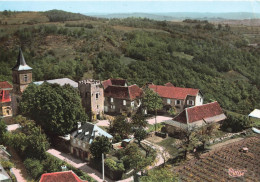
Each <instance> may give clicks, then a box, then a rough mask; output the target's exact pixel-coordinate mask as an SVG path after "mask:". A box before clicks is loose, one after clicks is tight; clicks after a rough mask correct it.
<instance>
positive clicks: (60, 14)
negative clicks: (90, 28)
mask: <svg viewBox="0 0 260 182" xmlns="http://www.w3.org/2000/svg"><path fill="white" fill-rule="evenodd" d="M44 14H45V15H46V16H47V17H48V18H49V20H50V21H51V22H58V21H71V20H82V19H86V18H87V16H84V15H82V14H79V13H69V12H66V11H62V10H50V11H46V12H44Z"/></svg>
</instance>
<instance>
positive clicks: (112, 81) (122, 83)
mask: <svg viewBox="0 0 260 182" xmlns="http://www.w3.org/2000/svg"><path fill="white" fill-rule="evenodd" d="M102 84H103V87H104V89H106V88H107V87H108V86H109V85H117V86H125V85H126V80H124V79H119V78H110V79H108V80H104V81H103V82H102Z"/></svg>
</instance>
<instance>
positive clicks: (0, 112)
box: [0, 81, 13, 118]
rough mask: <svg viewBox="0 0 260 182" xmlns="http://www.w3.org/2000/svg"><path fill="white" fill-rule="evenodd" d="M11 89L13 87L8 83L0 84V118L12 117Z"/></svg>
mask: <svg viewBox="0 0 260 182" xmlns="http://www.w3.org/2000/svg"><path fill="white" fill-rule="evenodd" d="M12 89H13V86H12V85H11V84H10V83H9V82H7V81H5V82H0V118H1V117H8V116H12V103H11V95H10V94H11V91H12Z"/></svg>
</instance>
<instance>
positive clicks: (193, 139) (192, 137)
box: [181, 129, 199, 159]
mask: <svg viewBox="0 0 260 182" xmlns="http://www.w3.org/2000/svg"><path fill="white" fill-rule="evenodd" d="M193 130H194V129H191V130H187V131H186V132H183V136H184V138H183V142H182V145H181V148H182V153H183V157H184V159H187V154H188V152H190V151H193V150H194V149H195V148H196V147H197V145H198V142H199V139H198V136H197V135H196V132H194V131H193Z"/></svg>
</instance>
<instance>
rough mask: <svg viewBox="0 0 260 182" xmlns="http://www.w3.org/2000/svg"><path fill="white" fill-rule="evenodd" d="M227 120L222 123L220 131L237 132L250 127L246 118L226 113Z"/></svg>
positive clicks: (249, 122)
mask: <svg viewBox="0 0 260 182" xmlns="http://www.w3.org/2000/svg"><path fill="white" fill-rule="evenodd" d="M226 116H227V119H226V120H225V121H224V122H223V125H222V127H221V128H222V129H223V130H224V131H228V132H239V131H242V130H244V129H246V128H249V127H250V126H251V124H252V123H251V121H250V120H249V118H248V117H247V116H243V115H234V114H231V113H226Z"/></svg>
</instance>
